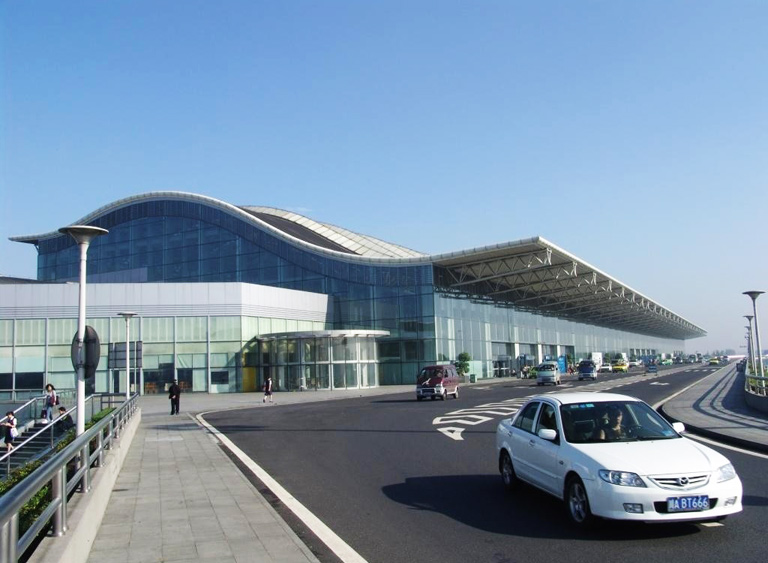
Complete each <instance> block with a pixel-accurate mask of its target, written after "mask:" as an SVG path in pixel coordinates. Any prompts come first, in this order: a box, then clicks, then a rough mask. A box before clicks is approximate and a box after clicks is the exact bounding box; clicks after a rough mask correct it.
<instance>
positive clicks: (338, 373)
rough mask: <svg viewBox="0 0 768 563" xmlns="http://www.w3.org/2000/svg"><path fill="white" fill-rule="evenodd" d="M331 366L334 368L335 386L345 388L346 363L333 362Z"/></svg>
mask: <svg viewBox="0 0 768 563" xmlns="http://www.w3.org/2000/svg"><path fill="white" fill-rule="evenodd" d="M331 367H332V369H333V388H334V389H344V387H345V383H344V382H345V378H344V374H345V372H344V364H331Z"/></svg>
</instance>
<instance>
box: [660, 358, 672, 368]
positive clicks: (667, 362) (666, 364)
mask: <svg viewBox="0 0 768 563" xmlns="http://www.w3.org/2000/svg"><path fill="white" fill-rule="evenodd" d="M661 365H663V366H671V365H672V360H670V359H669V358H667V359H665V360H661Z"/></svg>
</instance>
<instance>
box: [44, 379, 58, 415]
mask: <svg viewBox="0 0 768 563" xmlns="http://www.w3.org/2000/svg"><path fill="white" fill-rule="evenodd" d="M58 404H59V396H58V395H57V394H56V388H55V387H54V386H53V385H51V384H50V383H49V384H48V385H46V386H45V422H46V424H47V423H49V422H51V421H52V420H53V408H54V407H55V406H56V405H58Z"/></svg>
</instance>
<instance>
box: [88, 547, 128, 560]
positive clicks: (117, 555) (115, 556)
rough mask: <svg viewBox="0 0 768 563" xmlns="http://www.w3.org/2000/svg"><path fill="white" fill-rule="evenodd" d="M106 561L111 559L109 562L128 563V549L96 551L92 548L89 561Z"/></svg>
mask: <svg viewBox="0 0 768 563" xmlns="http://www.w3.org/2000/svg"><path fill="white" fill-rule="evenodd" d="M105 561H109V563H128V551H127V550H120V551H118V550H114V549H109V550H104V551H101V550H99V551H96V550H94V549H91V552H90V553H89V554H88V561H87V563H104V562H105Z"/></svg>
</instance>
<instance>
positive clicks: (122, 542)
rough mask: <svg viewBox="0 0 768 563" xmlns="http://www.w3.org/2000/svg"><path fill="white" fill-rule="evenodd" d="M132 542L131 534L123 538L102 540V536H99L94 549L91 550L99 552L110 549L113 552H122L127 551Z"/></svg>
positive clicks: (116, 537) (112, 537) (115, 537)
mask: <svg viewBox="0 0 768 563" xmlns="http://www.w3.org/2000/svg"><path fill="white" fill-rule="evenodd" d="M130 541H131V536H130V534H124V535H122V536H110V537H106V538H102V537H101V536H100V535H97V536H96V539H95V540H94V541H93V547H91V549H94V550H97V551H107V550H110V549H111V550H113V551H120V550H123V549H126V548H127V547H128V544H129V543H130Z"/></svg>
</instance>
